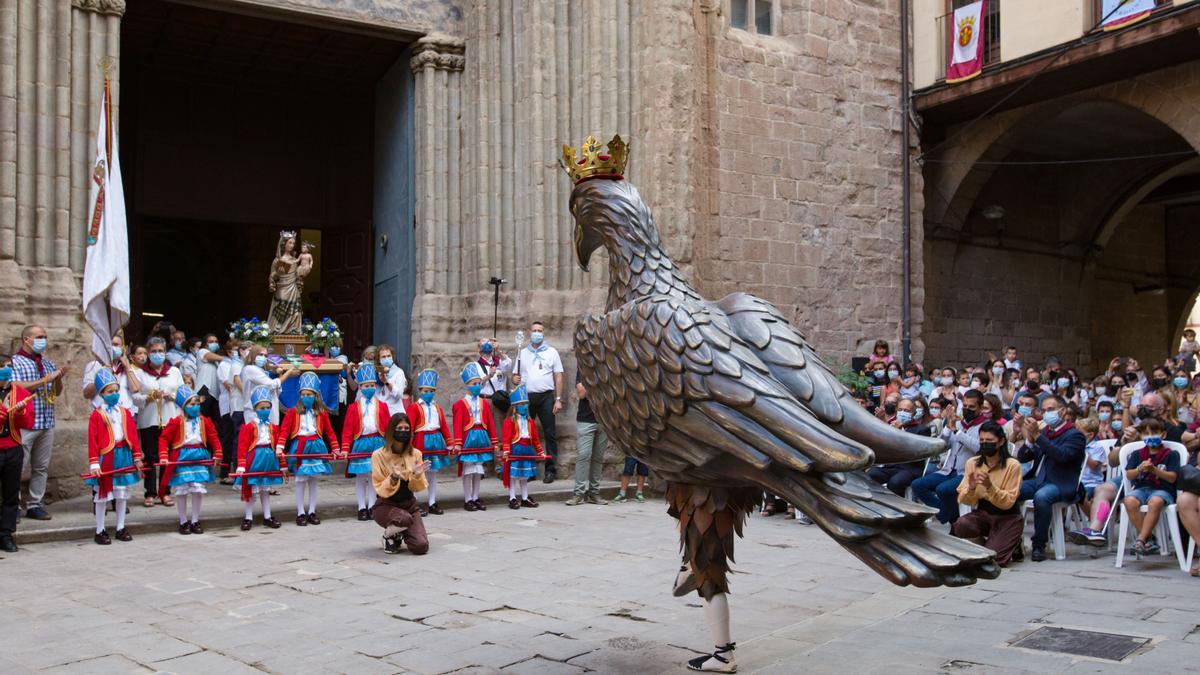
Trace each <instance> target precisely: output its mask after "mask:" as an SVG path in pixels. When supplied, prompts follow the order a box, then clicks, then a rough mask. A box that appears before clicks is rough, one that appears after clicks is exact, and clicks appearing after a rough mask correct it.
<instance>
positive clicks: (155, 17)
mask: <svg viewBox="0 0 1200 675" xmlns="http://www.w3.org/2000/svg"><path fill="white" fill-rule="evenodd" d="M406 44H407V43H406V42H405V41H404V40H403V39H401V36H396V39H387V38H385V37H378V36H376V35H366V34H362V33H357V32H350V31H345V30H338V29H334V28H326V27H316V26H313V25H308V24H300V23H291V22H288V21H282V20H275V19H270V18H263V17H259V16H246V15H242V14H236V13H230V12H223V11H216V10H210V9H203V8H199V7H195V6H192V5H187V4H176V3H173V2H162V1H159V0H139V1H136V2H135V1H133V0H131V1H130V2H129V3H128V7H127V10H126V13H125V16H124V17H123V19H122V22H121V84H120V115H121V117H120V122H121V139H122V148H121V149H122V160H121V161H122V168H123V169H124V172H125V185H126V204H127V209H128V212H129V228H130V258H131V260H130V263H131V272H132V294H133V297H132V303H133V313H134V316H133V321H132V322H131V324H130V326H129V329H128V332H129V338H130V339H131V340H140V339H141V338H143V337H144V336H145V335H146V333H147V332H148V330H149V327H150V326H151V325H153V323H154V322H155V321H157V320H158V317H157V316H154V315H157V314H161V315H163V316H164V317H165V318H166V319H168V320H170V321H171V322H172V323H174V324H175V325H176V326H177V327H179V328H180V329H182V330H184V331H186V332H187V333H188V334H189V335H193V334H197V335H198V334H201V333H203V332H207V331H212V332H216V333H218V334H221V335H222V336H224V334H225V328H226V326H227V325H228V323H229V322H230V321H233V320H235V319H237V318H239V317H243V316H245V317H249V316H255V315H257V316H259V317H261V318H266V315H267V312H268V309H269V307H270V293H269V291H268V289H267V277H268V270H269V267H270V263H271V259H272V257H273V256H274V251H275V244H276V242H277V241H278V238H279V232H280V231H281V230H295V231H297V232H299V233H300V234H301V236H302V237H303V238H304V239H305V240H308V241H311V242H312V243H314V244H316V245H317V249H316V251H315V252H314V257H315V262H316V269H315V270H314V273H313V275H312V276H310V277H309V280H308V281H307V282H306V284H305V288H304V316H305V317H306V318H309V319H320V318H321V317H324V316H330V317H332V318H333V319H334V320H335V321H337V322H338V324H339V325H340V326H341V328H342V330H343V333H344V335H345V342H346V348H347V349H348V350H357V349H360V348H361V347H362V346H364V345H365V344H367V343H368V342H369V341H370V340H371V330H372V325H371V303H372V298H371V289H372V277H371V274H372V271H371V266H372V248H371V244H372V240H373V236H372V208H373V200H374V194H373V185H372V183H373V179H374V176H373V172H374V168H373V166H374V157H373V155H374V151H373V149H374V146H375V138H374V133H375V132H374V129H375V123H374V122H375V120H374V111H375V85H376V83H377V82H378V81H379V79H380V77H381V76H382V75H383V74H384V73H385V72H387V70H388V69H389V68H390V67H391V66H392V65H393V64H394V63H395V62H396V60H397V59H398V58H400V57H401V55H402V53H403V52H404V49H405V47H406ZM144 313H149V315H146V314H144ZM139 318H141V321H140V322H139Z"/></svg>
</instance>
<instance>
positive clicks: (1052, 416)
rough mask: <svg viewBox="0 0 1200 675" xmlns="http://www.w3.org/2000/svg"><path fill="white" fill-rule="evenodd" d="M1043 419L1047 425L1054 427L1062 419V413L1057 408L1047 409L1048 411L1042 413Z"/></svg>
mask: <svg viewBox="0 0 1200 675" xmlns="http://www.w3.org/2000/svg"><path fill="white" fill-rule="evenodd" d="M1042 421H1043V422H1045V423H1046V426H1048V427H1050V428H1051V429H1053V428H1054V427H1057V426H1058V423H1059V422H1061V421H1062V413H1060V412H1059V411H1057V410H1047V411H1046V412H1044V413H1042Z"/></svg>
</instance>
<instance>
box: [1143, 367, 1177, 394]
mask: <svg viewBox="0 0 1200 675" xmlns="http://www.w3.org/2000/svg"><path fill="white" fill-rule="evenodd" d="M1168 387H1171V373H1170V371H1168V370H1167V367H1166V366H1157V365H1156V366H1154V368H1153V369H1151V371H1150V382H1149V384H1148V385H1147V387H1146V391H1147V392H1150V391H1158V390H1160V389H1166V388H1168ZM1171 388H1172V389H1174V387H1171Z"/></svg>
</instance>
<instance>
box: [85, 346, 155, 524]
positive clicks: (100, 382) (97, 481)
mask: <svg viewBox="0 0 1200 675" xmlns="http://www.w3.org/2000/svg"><path fill="white" fill-rule="evenodd" d="M95 384H96V392H97V393H98V394H99V396H100V399H101V400H102V401H103V403H102V404H101V405H100V407H99V408H96V409H95V410H92V415H91V417H90V418H88V448H87V450H88V470H89V471H90V473H91V474H92V477H91V478H88V479H87V481H86V483H87V485H89V486H91V487H92V488H95V490H96V496H95V497H94V498H93V502H95V508H96V536H95V542H96V543H97V544H100V545H102V546H107V545H109V544H111V543H112V539H110V538H109V536H108V532H107V531H106V530H105V529H104V512H105V510H106V508H107V506H108V502H110V501H113V502H115V503H114V504H113V506H114V507H115V508H116V512H117V533H116V536H117V539H118V540H119V541H130V540H132V539H133V536H132V535H131V534H129V531H128V530H126V529H125V505H126V503H128V501H129V486H131V485H137V484H138V483H140V482H141V480H142V476H141V473H142V462H141V459H135V458H140V457H141V455H142V451H141V448H140V447H139V446H138V435H137V423H136V422H134V420H133V413H131V412H130V411H129V409H128V408H126V407H125V406H123V405H121V385H120V383H119V382H118V381H117V378H116V377H115V376H114V375H113V374H112V371H111V370H109V369H108V368H101V369H99V370H98V371H96V378H95Z"/></svg>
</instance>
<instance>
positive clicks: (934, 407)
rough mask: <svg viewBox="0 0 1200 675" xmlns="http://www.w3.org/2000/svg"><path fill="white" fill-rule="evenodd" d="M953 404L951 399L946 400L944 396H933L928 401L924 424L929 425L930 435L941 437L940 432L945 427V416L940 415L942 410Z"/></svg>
mask: <svg viewBox="0 0 1200 675" xmlns="http://www.w3.org/2000/svg"><path fill="white" fill-rule="evenodd" d="M953 406H954V402H953V401H947V400H946V399H944V398H935V399H934V400H932V401H930V403H929V408H928V409H927V411H926V418H925V420H924V424H927V425H929V435H930V436H932V437H934V438H942V437H943V436H942V432H943V431H945V429H946V418H944V417H942V411H943V410H945V409H946V408H949V407H953Z"/></svg>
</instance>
